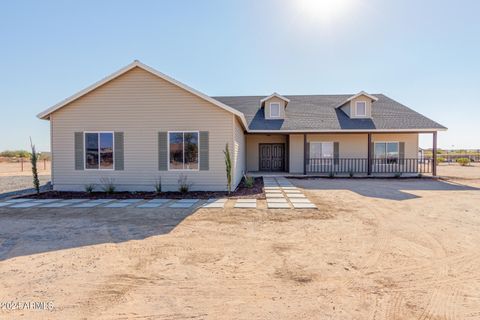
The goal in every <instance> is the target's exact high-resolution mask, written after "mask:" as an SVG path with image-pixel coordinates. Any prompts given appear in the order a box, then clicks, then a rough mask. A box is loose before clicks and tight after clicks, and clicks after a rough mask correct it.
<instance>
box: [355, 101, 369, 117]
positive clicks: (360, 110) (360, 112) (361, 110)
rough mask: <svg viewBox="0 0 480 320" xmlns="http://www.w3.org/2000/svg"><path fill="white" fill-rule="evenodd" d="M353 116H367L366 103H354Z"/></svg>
mask: <svg viewBox="0 0 480 320" xmlns="http://www.w3.org/2000/svg"><path fill="white" fill-rule="evenodd" d="M355 115H356V116H357V117H366V116H367V103H366V102H365V101H357V102H356V103H355Z"/></svg>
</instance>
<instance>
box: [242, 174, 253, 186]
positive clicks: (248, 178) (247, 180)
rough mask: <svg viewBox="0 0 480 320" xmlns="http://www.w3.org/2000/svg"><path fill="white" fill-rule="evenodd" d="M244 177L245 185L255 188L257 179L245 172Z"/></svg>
mask: <svg viewBox="0 0 480 320" xmlns="http://www.w3.org/2000/svg"><path fill="white" fill-rule="evenodd" d="M243 179H245V187H247V188H248V189H251V188H253V186H254V185H255V179H254V178H253V177H251V176H247V175H246V174H244V175H243Z"/></svg>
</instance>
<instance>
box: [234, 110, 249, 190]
mask: <svg viewBox="0 0 480 320" xmlns="http://www.w3.org/2000/svg"><path fill="white" fill-rule="evenodd" d="M233 121H234V126H235V127H234V128H235V129H234V151H233V153H234V165H235V170H234V174H235V176H234V179H233V182H234V187H236V186H237V185H238V184H239V183H240V181H241V180H242V177H243V173H244V172H245V171H246V170H245V159H246V158H245V152H246V150H245V134H244V131H243V127H242V125H241V124H240V122H239V121H238V120H237V119H236V117H235V116H234V119H233Z"/></svg>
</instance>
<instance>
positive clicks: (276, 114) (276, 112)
mask: <svg viewBox="0 0 480 320" xmlns="http://www.w3.org/2000/svg"><path fill="white" fill-rule="evenodd" d="M270 118H280V103H277V102H272V103H270Z"/></svg>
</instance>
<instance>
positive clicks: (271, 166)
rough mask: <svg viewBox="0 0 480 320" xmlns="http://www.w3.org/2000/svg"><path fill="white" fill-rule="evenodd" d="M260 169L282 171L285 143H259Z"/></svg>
mask: <svg viewBox="0 0 480 320" xmlns="http://www.w3.org/2000/svg"><path fill="white" fill-rule="evenodd" d="M259 154H260V165H259V170H260V171H283V170H284V168H285V145H284V144H283V143H260V153H259Z"/></svg>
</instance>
